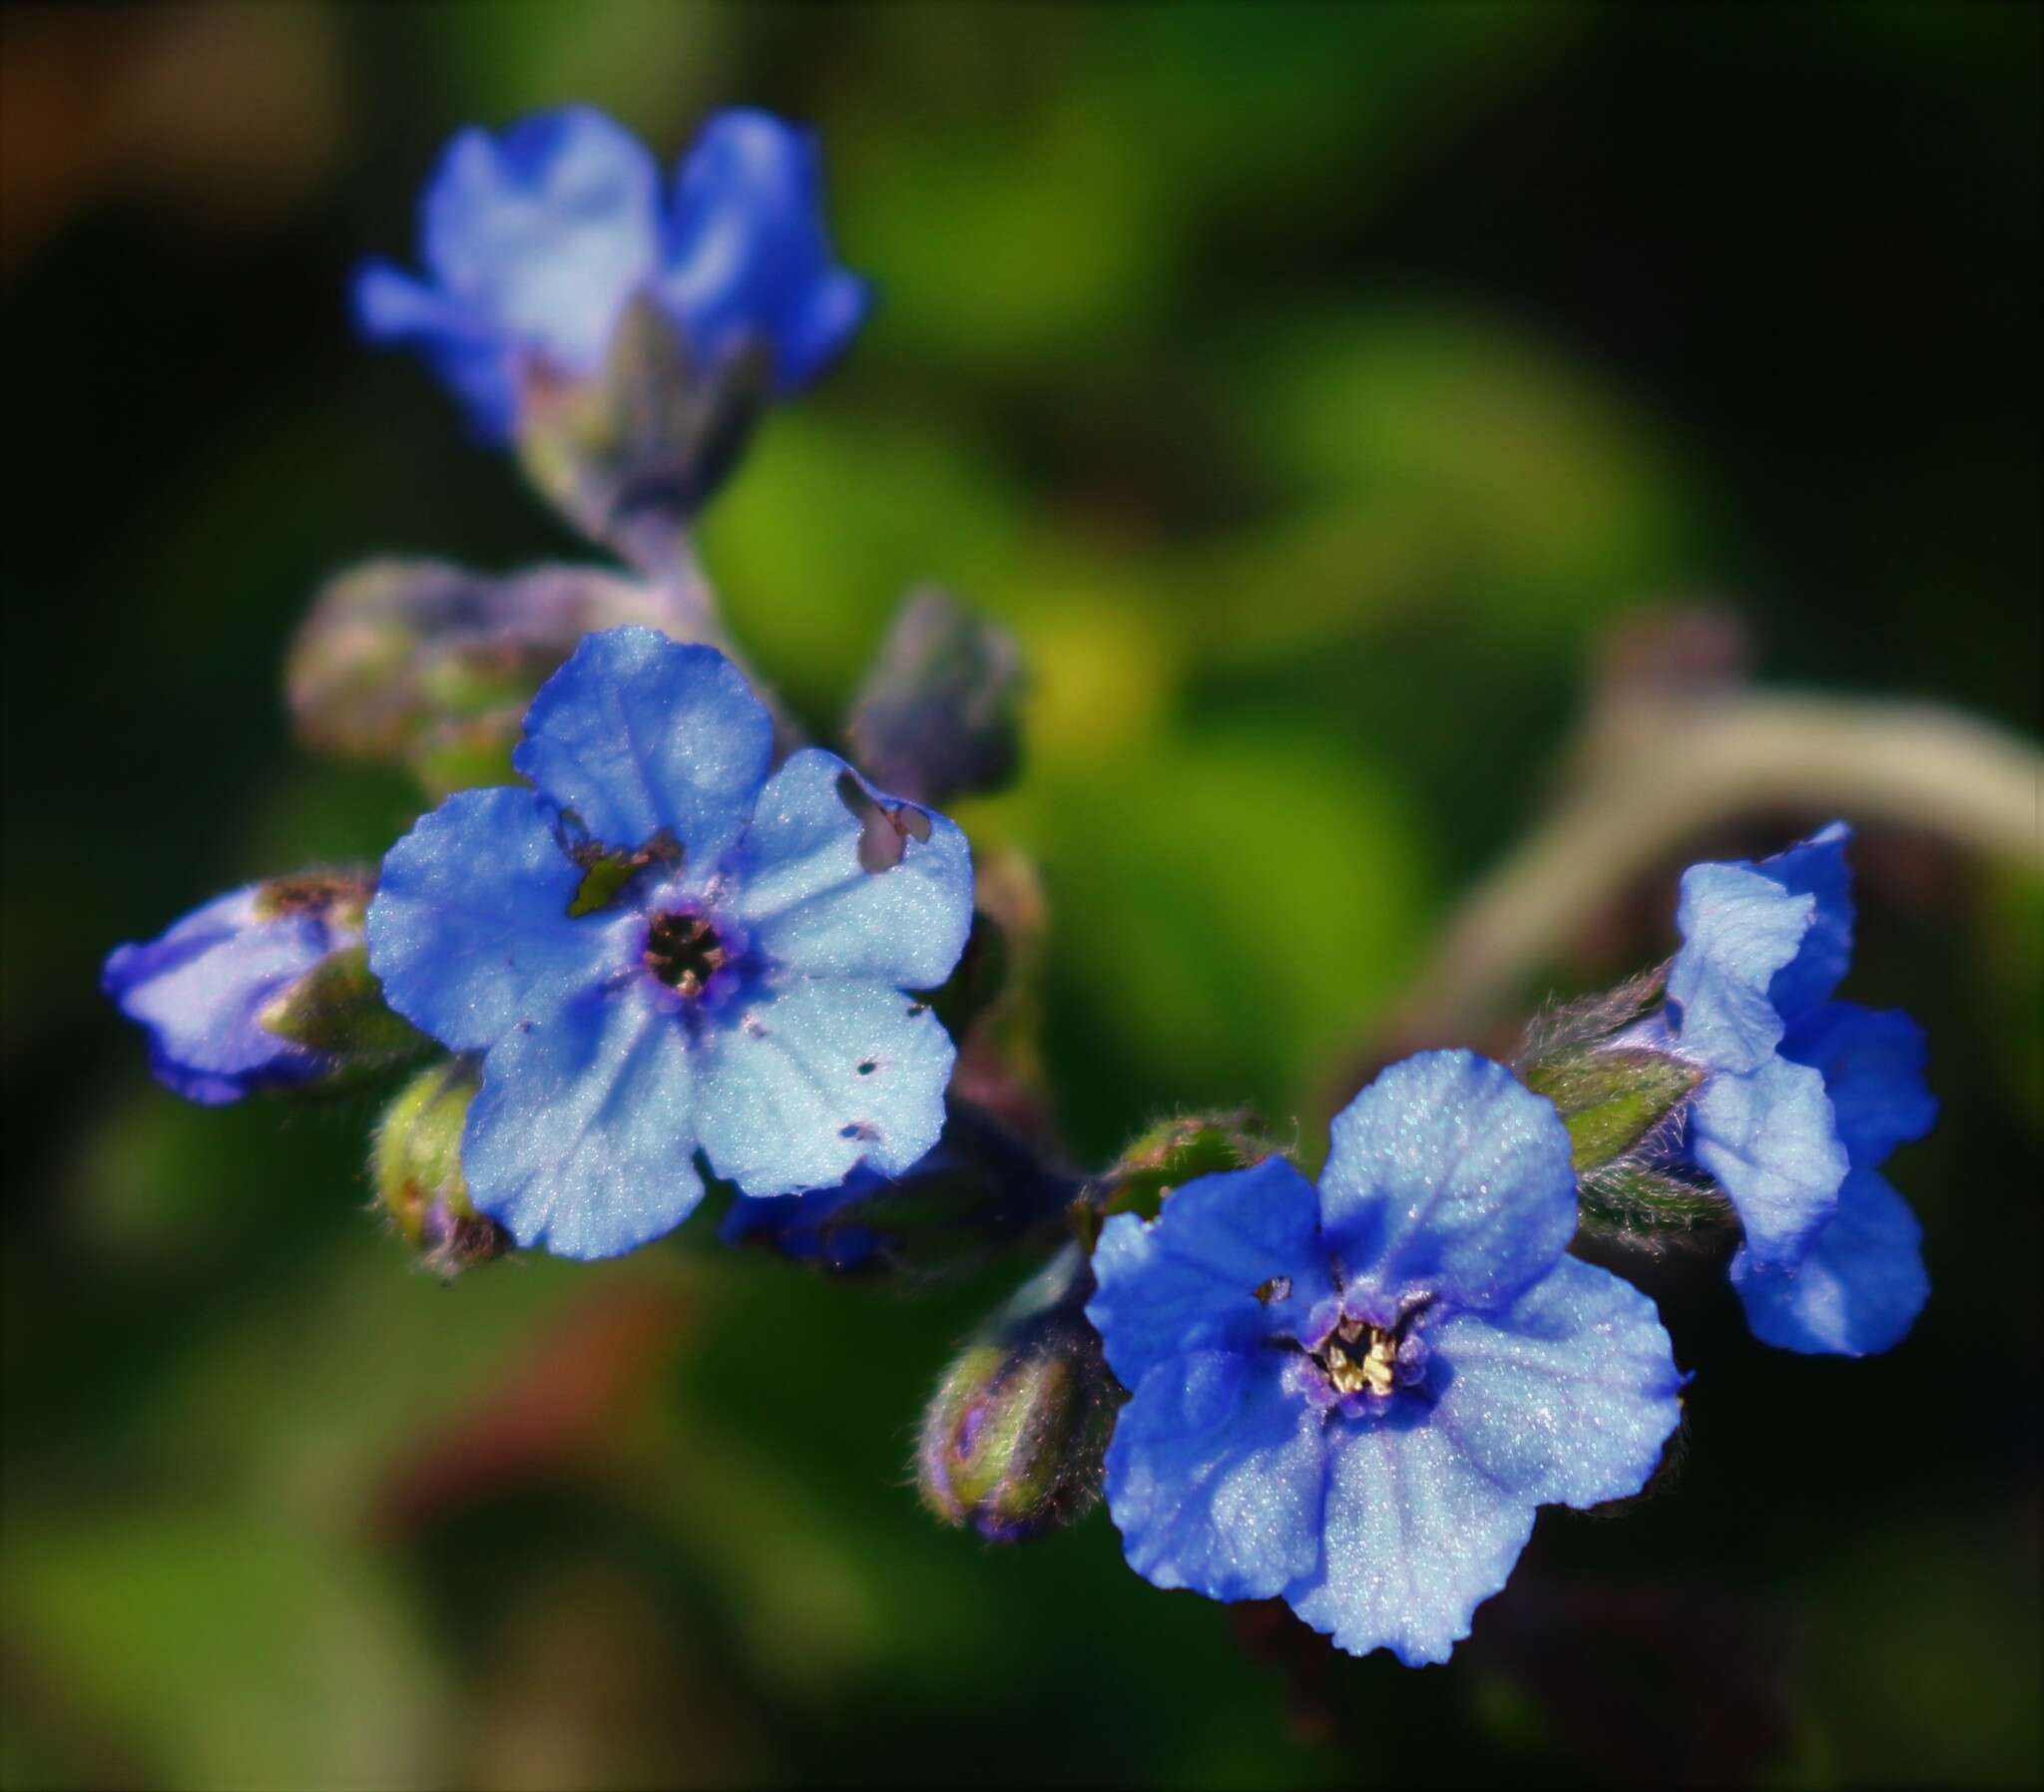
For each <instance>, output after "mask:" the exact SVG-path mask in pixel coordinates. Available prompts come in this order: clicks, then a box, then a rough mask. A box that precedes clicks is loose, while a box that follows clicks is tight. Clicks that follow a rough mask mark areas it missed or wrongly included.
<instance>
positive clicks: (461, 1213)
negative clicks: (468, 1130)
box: [370, 1057, 510, 1278]
mask: <svg viewBox="0 0 2044 1792" xmlns="http://www.w3.org/2000/svg"><path fill="white" fill-rule="evenodd" d="M481 1083H482V1071H481V1066H480V1065H479V1063H478V1062H477V1061H476V1060H475V1059H474V1058H472V1057H459V1058H450V1059H448V1060H446V1061H445V1062H444V1063H441V1064H436V1065H434V1066H433V1067H432V1068H431V1069H430V1070H427V1071H422V1072H421V1073H420V1074H419V1075H418V1076H417V1077H415V1078H413V1079H412V1081H411V1082H410V1083H409V1084H407V1085H406V1086H405V1088H404V1091H403V1092H402V1093H401V1094H400V1095H399V1096H398V1098H397V1100H396V1101H394V1102H392V1103H391V1104H390V1106H389V1108H388V1109H387V1110H386V1111H385V1112H384V1115H383V1119H382V1120H381V1122H380V1123H379V1124H378V1125H377V1128H376V1142H375V1145H374V1148H373V1150H372V1152H371V1155H370V1171H371V1174H372V1176H373V1177H374V1179H375V1184H376V1198H377V1200H378V1201H379V1202H380V1203H381V1204H382V1208H383V1211H384V1212H385V1213H386V1214H387V1215H388V1216H389V1218H390V1222H391V1224H392V1225H393V1226H395V1227H396V1229H397V1233H398V1235H399V1236H400V1237H401V1238H403V1239H404V1241H405V1242H406V1243H407V1244H409V1245H411V1246H412V1247H413V1248H414V1249H415V1250H417V1251H418V1252H419V1253H420V1255H421V1257H422V1259H423V1260H424V1262H425V1263H426V1265H427V1266H428V1267H429V1268H431V1269H433V1270H434V1271H436V1272H437V1273H438V1274H440V1275H442V1276H445V1277H449V1278H452V1277H453V1276H456V1275H458V1274H460V1273H461V1271H462V1270H464V1269H472V1268H474V1267H475V1266H476V1265H477V1264H478V1263H487V1262H488V1261H489V1260H490V1259H491V1258H492V1257H499V1256H502V1255H503V1254H504V1252H505V1251H506V1250H508V1249H509V1248H510V1240H509V1238H507V1237H506V1236H505V1234H504V1230H503V1228H502V1227H501V1226H499V1225H498V1224H497V1222H496V1221H495V1220H493V1219H490V1218H488V1217H487V1216H485V1215H483V1214H480V1213H478V1212H477V1211H476V1210H475V1207H474V1205H473V1203H471V1201H470V1200H469V1198H468V1183H467V1181H466V1179H465V1178H464V1177H463V1175H462V1173H461V1135H462V1129H463V1127H464V1126H465V1125H466V1124H467V1121H468V1105H469V1103H470V1102H471V1101H472V1100H473V1099H474V1097H475V1092H476V1090H477V1089H478V1088H479V1087H481Z"/></svg>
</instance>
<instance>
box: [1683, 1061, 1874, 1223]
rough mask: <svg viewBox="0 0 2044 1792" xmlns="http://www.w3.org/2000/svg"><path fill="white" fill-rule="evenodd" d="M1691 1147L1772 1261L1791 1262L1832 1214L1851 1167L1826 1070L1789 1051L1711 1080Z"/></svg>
mask: <svg viewBox="0 0 2044 1792" xmlns="http://www.w3.org/2000/svg"><path fill="white" fill-rule="evenodd" d="M1689 1149H1690V1153H1691V1155H1692V1156H1694V1157H1695V1159H1696V1161H1697V1162H1698V1163H1699V1164H1700V1165H1701V1166H1702V1167H1703V1168H1704V1169H1705V1170H1707V1171H1708V1172H1709V1173H1710V1174H1711V1175H1712V1176H1714V1177H1716V1178H1717V1181H1718V1185H1719V1186H1720V1187H1721V1188H1723V1189H1724V1191H1725V1192H1726V1194H1728V1195H1729V1196H1730V1197H1731V1199H1732V1204H1733V1206H1735V1207H1736V1208H1738V1210H1739V1218H1740V1223H1741V1224H1742V1225H1743V1226H1744V1227H1745V1228H1746V1242H1747V1248H1748V1249H1749V1250H1750V1251H1752V1252H1753V1254H1754V1257H1755V1259H1756V1260H1757V1261H1760V1262H1763V1263H1769V1264H1776V1263H1787V1262H1792V1261H1793V1260H1794V1258H1795V1256H1796V1254H1797V1253H1798V1252H1799V1251H1800V1250H1801V1249H1802V1247H1803V1245H1804V1244H1805V1243H1807V1241H1808V1240H1809V1238H1810V1236H1811V1235H1812V1234H1813V1233H1814V1232H1815V1231H1816V1229H1817V1227H1819V1226H1820V1225H1822V1224H1823V1223H1824V1221H1825V1220H1826V1219H1828V1218H1829V1217H1830V1215H1831V1211H1832V1209H1833V1207H1834V1206H1835V1205H1836V1202H1837V1193H1838V1184H1839V1183H1840V1182H1842V1181H1843V1180H1844V1179H1845V1170H1846V1166H1847V1165H1846V1156H1845V1147H1844V1145H1843V1144H1842V1143H1841V1142H1840V1141H1839V1138H1838V1129H1837V1122H1836V1120H1835V1118H1834V1117H1833V1115H1832V1113H1831V1104H1830V1101H1829V1099H1828V1098H1827V1097H1826V1096H1825V1094H1824V1080H1823V1076H1822V1074H1821V1073H1820V1072H1818V1071H1815V1070H1812V1069H1811V1068H1810V1067H1809V1066H1807V1065H1801V1064H1790V1063H1789V1061H1788V1060H1787V1059H1785V1058H1771V1059H1769V1060H1768V1061H1767V1062H1766V1063H1764V1064H1763V1065H1761V1066H1760V1068H1759V1069H1757V1070H1755V1071H1752V1072H1750V1073H1749V1074H1747V1075H1745V1076H1737V1077H1735V1076H1716V1077H1712V1078H1710V1079H1708V1080H1707V1081H1706V1082H1705V1084H1704V1086H1703V1088H1702V1089H1701V1090H1699V1091H1698V1092H1697V1097H1696V1103H1695V1106H1694V1107H1693V1108H1692V1109H1691V1110H1690V1117H1689Z"/></svg>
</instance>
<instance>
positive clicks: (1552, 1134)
mask: <svg viewBox="0 0 2044 1792" xmlns="http://www.w3.org/2000/svg"><path fill="white" fill-rule="evenodd" d="M1569 1151H1570V1148H1569V1135H1568V1131H1567V1128H1566V1127H1564V1126H1563V1125H1562V1123H1561V1120H1560V1117H1559V1116H1557V1115H1556V1113H1555V1111H1554V1105H1553V1104H1552V1103H1551V1102H1549V1101H1547V1100H1546V1099H1545V1098H1544V1097H1542V1096H1536V1095H1534V1094H1532V1093H1531V1092H1530V1091H1529V1090H1527V1089H1526V1088H1524V1087H1523V1086H1522V1085H1521V1084H1520V1083H1519V1082H1518V1081H1517V1079H1515V1078H1514V1077H1513V1076H1512V1074H1511V1072H1510V1071H1508V1070H1506V1069H1505V1068H1504V1066H1503V1065H1500V1064H1493V1063H1492V1062H1491V1061H1490V1060H1489V1059H1487V1058H1482V1057H1479V1056H1478V1055H1477V1054H1476V1053H1474V1052H1422V1053H1420V1054H1419V1055H1418V1056H1417V1057H1413V1058H1408V1059H1406V1060H1405V1061H1404V1062H1403V1063H1400V1064H1394V1065H1392V1066H1391V1067H1390V1068H1389V1069H1388V1070H1386V1071H1384V1072H1383V1073H1382V1074H1381V1075H1380V1076H1379V1077H1378V1078H1377V1079H1376V1081H1375V1082H1374V1083H1372V1084H1371V1085H1370V1086H1369V1087H1368V1088H1367V1089H1365V1090H1364V1091H1363V1092H1362V1093H1361V1094H1360V1095H1359V1096H1357V1097H1356V1098H1355V1100H1354V1101H1352V1102H1350V1103H1349V1104H1348V1106H1347V1107H1346V1108H1344V1109H1343V1110H1342V1111H1341V1112H1340V1113H1339V1114H1338V1115H1336V1116H1335V1117H1334V1124H1333V1148H1332V1150H1331V1151H1330V1152H1329V1153H1328V1157H1327V1166H1326V1168H1325V1169H1324V1170H1323V1171H1322V1172H1321V1175H1320V1211H1321V1217H1322V1222H1323V1224H1324V1227H1325V1230H1326V1233H1327V1237H1328V1240H1329V1243H1330V1244H1331V1246H1332V1248H1333V1250H1334V1253H1335V1255H1337V1256H1338V1257H1339V1258H1340V1259H1341V1261H1342V1263H1343V1264H1344V1266H1345V1267H1346V1269H1347V1271H1348V1277H1349V1285H1350V1287H1351V1288H1354V1287H1357V1286H1360V1287H1362V1288H1364V1289H1367V1290H1373V1291H1377V1292H1380V1293H1381V1294H1382V1295H1383V1296H1384V1297H1385V1298H1386V1299H1387V1300H1395V1298H1396V1297H1397V1296H1399V1295H1400V1294H1401V1293H1405V1292H1409V1291H1422V1290H1423V1291H1430V1292H1432V1293H1434V1294H1437V1295H1440V1296H1443V1297H1445V1298H1447V1299H1449V1300H1451V1301H1452V1302H1453V1303H1454V1304H1455V1305H1457V1306H1462V1307H1489V1306H1494V1305H1496V1304H1497V1303H1498V1302H1500V1301H1502V1300H1505V1299H1508V1298H1509V1297H1510V1296H1511V1295H1512V1294H1513V1293H1515V1292H1516V1291H1517V1290H1518V1289H1520V1288H1523V1287H1525V1286H1526V1284H1527V1283H1528V1282H1531V1281H1533V1280H1534V1279H1535V1278H1536V1277H1538V1276H1540V1275H1542V1274H1543V1273H1545V1271H1546V1270H1547V1269H1548V1268H1549V1267H1551V1266H1552V1264H1553V1263H1554V1260H1555V1259H1556V1258H1557V1257H1559V1256H1560V1255H1561V1253H1562V1251H1563V1249H1564V1248H1565V1247H1566V1245H1567V1244H1568V1241H1569V1239H1570V1238H1571V1237H1572V1236H1573V1235H1574V1233H1575V1229H1576V1178H1575V1171H1574V1169H1573V1168H1572V1167H1571V1165H1570V1154H1569Z"/></svg>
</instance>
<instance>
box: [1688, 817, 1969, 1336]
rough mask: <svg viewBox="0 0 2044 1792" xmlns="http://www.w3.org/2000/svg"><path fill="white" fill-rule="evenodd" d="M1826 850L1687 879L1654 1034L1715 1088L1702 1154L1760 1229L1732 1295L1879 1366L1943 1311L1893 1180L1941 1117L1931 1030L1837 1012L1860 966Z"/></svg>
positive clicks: (1706, 1104) (1703, 1093) (1757, 1315)
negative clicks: (1932, 1083)
mask: <svg viewBox="0 0 2044 1792" xmlns="http://www.w3.org/2000/svg"><path fill="white" fill-rule="evenodd" d="M1850 839H1851V830H1850V829H1849V828H1847V827H1846V826H1845V825H1844V824H1843V823H1842V822H1834V823H1832V824H1831V825H1830V826H1829V827H1827V828H1825V829H1824V830H1823V831H1822V832H1821V833H1818V834H1816V835H1814V836H1812V837H1811V838H1810V839H1808V840H1805V841H1802V842H1801V843H1800V844H1798V845H1795V846H1792V847H1790V848H1789V850H1788V851H1786V852H1783V853H1779V854H1777V855H1776V856H1775V857H1774V858H1771V859H1764V860H1762V861H1760V862H1759V863H1758V864H1756V863H1751V862H1748V861H1744V860H1741V861H1735V862H1732V863H1724V864H1703V865H1693V866H1692V867H1691V868H1690V869H1689V870H1688V871H1687V872H1685V873H1684V875H1683V880H1682V901H1681V906H1680V909H1679V911H1678V915H1677V923H1678V925H1679V927H1680V929H1681V931H1682V935H1683V947H1682V950H1681V951H1680V952H1679V953H1678V954H1677V955H1676V958H1675V961H1674V963H1673V965H1672V966H1671V967H1670V968H1669V974H1668V1003H1667V1009H1666V1011H1665V1014H1664V1015H1663V1016H1661V1017H1658V1018H1657V1019H1656V1020H1655V1021H1654V1022H1652V1023H1650V1026H1651V1027H1653V1028H1654V1029H1656V1030H1657V1031H1658V1032H1659V1034H1660V1035H1661V1036H1662V1037H1664V1038H1665V1039H1666V1040H1667V1041H1668V1042H1669V1043H1670V1044H1671V1045H1672V1047H1673V1049H1674V1050H1675V1051H1676V1052H1678V1053H1680V1054H1681V1055H1682V1056H1684V1057H1686V1058H1688V1059H1689V1060H1690V1061H1691V1062H1692V1063H1694V1064H1696V1065H1698V1066H1699V1067H1701V1068H1702V1069H1703V1070H1704V1071H1705V1073H1706V1078H1705V1081H1704V1083H1703V1085H1702V1087H1701V1088H1700V1089H1699V1090H1698V1091H1697V1095H1696V1098H1695V1101H1694V1104H1693V1106H1692V1108H1691V1110H1690V1114H1689V1118H1688V1124H1687V1132H1686V1137H1685V1141H1684V1143H1685V1149H1686V1151H1687V1153H1688V1154H1689V1156H1690V1157H1691V1158H1692V1159H1693V1161H1694V1162H1695V1163H1696V1164H1697V1165H1698V1166H1699V1167H1701V1168H1702V1169H1704V1170H1706V1171H1708V1172H1709V1173H1710V1175H1711V1176H1712V1177H1713V1178H1714V1179H1715V1180H1716V1181H1717V1183H1718V1185H1719V1186H1720V1187H1721V1188H1723V1189H1724V1190H1725V1192H1726V1194H1727V1195H1729V1196H1730V1197H1731V1200H1732V1203H1733V1205H1734V1206H1735V1207H1736V1208H1737V1209H1738V1212H1739V1217H1740V1221H1741V1223H1742V1225H1743V1227H1744V1229H1745V1233H1746V1237H1745V1243H1744V1244H1743V1246H1742V1247H1741V1249H1740V1252H1739V1255H1738V1257H1737V1258H1736V1259H1735V1260H1734V1262H1733V1267H1732V1279H1733V1282H1734V1284H1735V1285H1736V1286H1737V1287H1738V1289H1739V1291H1740V1294H1741V1296H1742V1297H1743V1299H1744V1300H1745V1302H1746V1308H1747V1315H1748V1318H1749V1320H1750V1321H1751V1323H1752V1325H1753V1329H1754V1332H1755V1334H1756V1335H1757V1336H1759V1337H1760V1338H1762V1339H1764V1340H1765V1341H1766V1342H1768V1343H1770V1344H1775V1345H1779V1346H1781V1347H1782V1348H1784V1349H1787V1350H1800V1351H1808V1352H1820V1353H1833V1354H1839V1355H1845V1356H1864V1355H1868V1354H1870V1353H1872V1352H1875V1351H1881V1350H1886V1349H1888V1348H1889V1347H1890V1346H1892V1345H1894V1344H1897V1343H1899V1342H1900V1341H1901V1339H1902V1337H1903V1336H1904V1335H1905V1334H1906V1333H1907V1332H1908V1329H1909V1327H1910V1325H1911V1324H1912V1323H1913V1322H1914V1320H1915V1317H1916V1315H1917V1313H1918V1312H1919V1311H1920V1310H1921V1309H1922V1306H1923V1302H1924V1300H1925V1298H1926V1297H1927V1296H1928V1293H1929V1288H1930V1284H1929V1278H1928V1277H1927V1275H1926V1274H1925V1272H1924V1268H1923V1259H1922V1253H1921V1250H1920V1248H1919V1244H1920V1238H1921V1232H1920V1228H1919V1227H1918V1226H1917V1224H1916V1220H1915V1217H1914V1216H1913V1215H1912V1214H1911V1213H1910V1212H1909V1209H1908V1207H1907V1206H1906V1205H1905V1204H1904V1202H1903V1201H1902V1198H1901V1196H1900V1195H1898V1194H1897V1193H1896V1192H1895V1191H1894V1189H1892V1188H1891V1187H1889V1185H1888V1184H1887V1182H1886V1181H1885V1180H1884V1179H1883V1178H1882V1177H1881V1176H1880V1175H1879V1174H1877V1173H1876V1172H1877V1171H1878V1169H1879V1166H1880V1165H1881V1164H1882V1163H1883V1162H1884V1161H1885V1160H1886V1158H1887V1155H1888V1153H1889V1152H1890V1151H1892V1150H1893V1149H1894V1147H1895V1146H1896V1145H1897V1144H1900V1143H1903V1142H1904V1141H1906V1140H1909V1139H1913V1138H1920V1137H1922V1136H1923V1134H1924V1133H1925V1132H1927V1131H1928V1130H1929V1129H1930V1125H1931V1122H1932V1121H1933V1120H1935V1119H1936V1116H1937V1103H1936V1101H1935V1100H1934V1099H1933V1098H1932V1097H1931V1095H1930V1093H1929V1091H1928V1089H1927V1088H1926V1087H1925V1085H1924V1079H1923V1066H1924V1057H1925V1053H1924V1043H1923V1033H1922V1029H1921V1028H1919V1027H1918V1026H1917V1025H1916V1023H1915V1022H1914V1021H1912V1020H1911V1019H1909V1017H1908V1016H1907V1015H1904V1014H1899V1013H1878V1012H1876V1011H1874V1010H1872V1009H1867V1008H1861V1007H1860V1006H1858V1005H1857V1004H1856V1003H1850V1002H1836V1001H1833V1000H1832V999H1831V996H1832V992H1833V991H1834V990H1835V989H1836V988H1837V986H1838V983H1839V981H1840V979H1841V978H1842V977H1843V976H1844V973H1845V969H1846V967H1847V965H1848V964H1849V962H1850V960H1851V955H1852V920H1853V910H1852V897H1851V889H1850V874H1849V872H1848V870H1847V868H1846V864H1845V847H1846V844H1847V842H1848V841H1849V840H1850Z"/></svg>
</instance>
